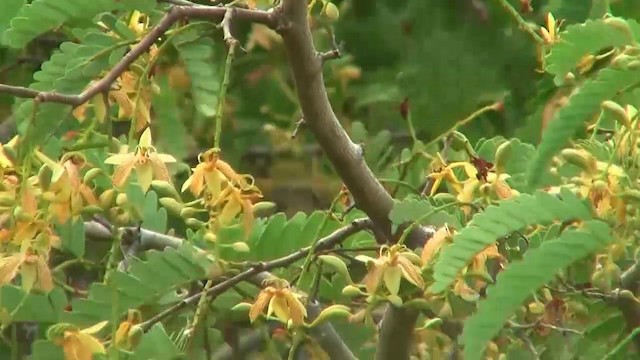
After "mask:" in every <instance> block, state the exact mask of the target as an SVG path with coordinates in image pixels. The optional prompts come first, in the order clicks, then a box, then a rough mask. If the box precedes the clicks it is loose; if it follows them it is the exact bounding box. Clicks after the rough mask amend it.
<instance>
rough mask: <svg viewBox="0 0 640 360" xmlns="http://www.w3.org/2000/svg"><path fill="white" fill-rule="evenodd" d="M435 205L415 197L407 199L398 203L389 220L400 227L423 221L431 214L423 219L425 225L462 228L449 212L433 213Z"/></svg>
mask: <svg viewBox="0 0 640 360" xmlns="http://www.w3.org/2000/svg"><path fill="white" fill-rule="evenodd" d="M433 210H434V208H433V205H432V204H431V203H430V202H429V201H428V200H423V199H418V198H415V197H407V198H405V199H403V200H402V201H398V202H396V204H395V206H394V207H393V209H392V210H391V213H389V220H391V223H392V224H393V225H396V226H397V225H400V224H403V223H406V222H413V221H417V220H419V219H421V218H422V217H423V216H426V215H427V214H429V213H432V214H431V215H430V216H428V217H427V218H425V219H422V220H423V222H424V223H428V224H429V225H433V226H437V227H440V226H443V225H444V224H449V225H451V226H454V227H456V228H459V227H462V226H461V225H460V221H459V220H458V219H457V218H456V217H455V216H453V215H451V214H448V213H447V212H445V211H443V210H440V211H436V212H434V211H433Z"/></svg>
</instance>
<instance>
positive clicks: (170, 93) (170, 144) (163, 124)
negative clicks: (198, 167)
mask: <svg viewBox="0 0 640 360" xmlns="http://www.w3.org/2000/svg"><path fill="white" fill-rule="evenodd" d="M166 80H167V78H166V77H162V78H161V79H160V80H159V83H160V84H159V85H160V88H161V89H162V91H160V92H159V93H155V92H154V93H153V96H152V98H151V100H152V104H153V109H154V110H155V114H156V116H155V118H154V124H155V125H156V126H157V129H158V136H157V139H158V140H157V141H156V147H157V148H158V150H161V151H162V152H165V153H169V154H171V155H173V156H174V157H175V158H176V159H184V158H185V157H186V156H187V155H188V154H187V152H188V149H187V142H186V139H187V138H188V134H187V129H186V128H185V126H184V122H183V121H182V119H181V118H180V110H179V109H180V108H179V107H178V104H177V103H176V98H177V94H176V92H175V91H174V90H173V89H172V88H171V87H170V86H169V84H168V83H167V81H166Z"/></svg>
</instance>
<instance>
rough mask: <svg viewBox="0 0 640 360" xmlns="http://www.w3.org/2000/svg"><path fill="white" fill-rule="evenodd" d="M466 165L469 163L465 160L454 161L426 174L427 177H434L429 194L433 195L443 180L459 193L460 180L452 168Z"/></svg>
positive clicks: (460, 188)
mask: <svg viewBox="0 0 640 360" xmlns="http://www.w3.org/2000/svg"><path fill="white" fill-rule="evenodd" d="M467 165H470V164H468V163H465V162H454V163H451V164H449V165H446V166H445V167H444V168H441V169H439V170H437V171H435V172H433V173H431V174H429V175H427V177H428V178H430V179H434V183H433V186H432V187H431V193H430V194H429V195H430V196H433V195H434V194H435V193H436V192H437V191H438V188H439V187H440V184H441V183H442V182H443V181H445V182H447V183H449V185H451V186H452V187H453V190H454V191H455V192H456V193H460V192H461V191H462V185H461V184H460V181H459V180H458V178H457V177H456V175H455V174H454V172H453V169H455V168H458V167H466V166H467Z"/></svg>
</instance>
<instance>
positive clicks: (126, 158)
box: [104, 153, 136, 165]
mask: <svg viewBox="0 0 640 360" xmlns="http://www.w3.org/2000/svg"><path fill="white" fill-rule="evenodd" d="M135 159H136V157H135V155H134V154H132V153H126V154H114V155H111V156H109V157H108V158H106V159H105V160H104V163H105V164H109V165H123V164H128V163H130V162H131V161H135Z"/></svg>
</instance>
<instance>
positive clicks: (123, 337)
mask: <svg viewBox="0 0 640 360" xmlns="http://www.w3.org/2000/svg"><path fill="white" fill-rule="evenodd" d="M141 320H142V315H141V314H140V312H139V311H138V310H129V311H128V312H127V320H125V321H123V322H121V323H120V325H119V326H118V330H117V331H116V336H115V345H116V347H118V348H121V349H126V350H130V349H132V348H133V347H134V346H135V345H136V344H135V341H134V343H132V341H131V340H132V339H131V336H130V335H131V334H132V331H131V330H132V328H133V327H134V326H135V325H138V324H139V323H140V321H141ZM134 332H135V330H134ZM133 340H135V339H133Z"/></svg>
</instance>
